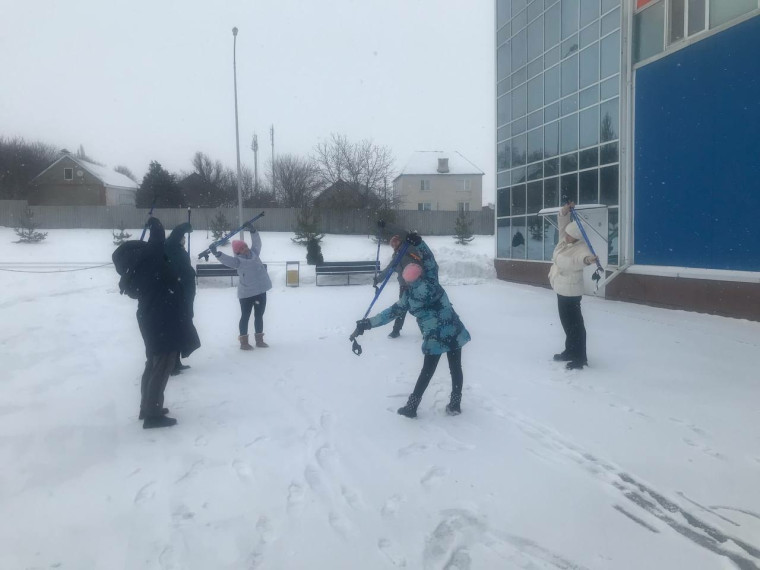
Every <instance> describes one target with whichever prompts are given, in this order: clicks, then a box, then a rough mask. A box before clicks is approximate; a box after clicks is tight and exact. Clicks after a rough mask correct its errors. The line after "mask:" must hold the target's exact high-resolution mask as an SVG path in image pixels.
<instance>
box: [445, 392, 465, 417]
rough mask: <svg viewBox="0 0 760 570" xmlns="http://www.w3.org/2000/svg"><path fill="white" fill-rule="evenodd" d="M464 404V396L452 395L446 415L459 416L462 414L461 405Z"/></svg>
mask: <svg viewBox="0 0 760 570" xmlns="http://www.w3.org/2000/svg"><path fill="white" fill-rule="evenodd" d="M461 402H462V394H452V395H451V401H450V402H449V403H448V404H446V413H447V414H448V415H450V416H458V415H459V414H461V413H462V409H461V408H460V407H459V404H460V403H461Z"/></svg>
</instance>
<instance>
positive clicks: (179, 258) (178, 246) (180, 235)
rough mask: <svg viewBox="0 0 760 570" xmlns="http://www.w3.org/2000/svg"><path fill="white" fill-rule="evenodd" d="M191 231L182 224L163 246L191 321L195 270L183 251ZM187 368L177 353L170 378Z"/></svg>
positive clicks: (187, 225) (186, 223)
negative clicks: (178, 283)
mask: <svg viewBox="0 0 760 570" xmlns="http://www.w3.org/2000/svg"><path fill="white" fill-rule="evenodd" d="M192 231H193V227H192V226H191V225H190V223H189V222H185V223H182V224H180V225H178V226H177V227H176V228H174V229H173V230H172V233H171V234H169V237H168V238H166V243H165V244H164V252H166V257H168V258H169V263H170V264H171V266H172V269H173V270H174V273H175V274H176V275H177V278H178V279H179V282H180V284H181V285H182V291H183V293H184V298H185V304H186V305H187V310H188V313H189V315H190V318H191V319H192V318H193V316H194V311H193V304H194V302H195V269H193V264H192V263H191V262H190V253H189V252H188V251H187V250H186V249H185V243H186V242H185V234H187V233H190V232H192ZM188 368H190V366H188V365H187V364H182V361H181V360H180V356H179V353H177V361H176V362H175V363H174V370H172V373H171V374H172V376H175V375H177V374H179V373H180V372H182V371H183V370H187V369H188Z"/></svg>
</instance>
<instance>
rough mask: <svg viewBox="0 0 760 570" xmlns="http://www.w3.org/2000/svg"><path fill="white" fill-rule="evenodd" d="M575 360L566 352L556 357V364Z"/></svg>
mask: <svg viewBox="0 0 760 570" xmlns="http://www.w3.org/2000/svg"><path fill="white" fill-rule="evenodd" d="M572 359H573V358H572V357H571V356H570V355H568V354H567V352H565V351H564V350H563V351H562V352H560V353H559V354H555V355H554V361H555V362H568V361H570V360H572Z"/></svg>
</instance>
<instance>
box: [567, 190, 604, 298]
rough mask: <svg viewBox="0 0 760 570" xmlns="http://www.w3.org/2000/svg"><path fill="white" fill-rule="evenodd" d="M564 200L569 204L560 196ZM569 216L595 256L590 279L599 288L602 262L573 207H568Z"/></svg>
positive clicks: (568, 201)
mask: <svg viewBox="0 0 760 570" xmlns="http://www.w3.org/2000/svg"><path fill="white" fill-rule="evenodd" d="M562 198H563V200H564V201H565V204H570V200H569V199H568V197H567V196H563V197H562ZM570 216H571V217H572V218H573V221H574V222H575V223H576V224H578V229H580V230H581V235H582V236H583V240H584V241H585V242H586V245H587V246H588V249H589V251H590V252H591V255H593V256H594V257H595V258H596V270H594V274H593V275H592V276H591V279H593V280H594V281H596V288H597V289H599V281H600V280H601V278H602V274H603V273H604V268H603V267H602V264H601V263H599V256H598V255H596V252H595V251H594V246H593V245H591V240H590V239H588V235H586V230H585V229H584V228H583V223H582V222H581V218H580V216H578V212H576V211H575V208H572V207H571V208H570Z"/></svg>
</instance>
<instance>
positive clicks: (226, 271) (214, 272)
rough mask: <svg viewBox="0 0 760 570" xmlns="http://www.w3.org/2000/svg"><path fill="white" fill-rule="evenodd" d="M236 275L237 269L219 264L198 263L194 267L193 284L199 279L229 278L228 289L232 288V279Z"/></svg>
mask: <svg viewBox="0 0 760 570" xmlns="http://www.w3.org/2000/svg"><path fill="white" fill-rule="evenodd" d="M236 275H237V269H235V268H233V267H227V266H226V265H222V264H221V263H199V264H198V265H196V266H195V282H196V283H197V282H198V279H200V278H201V277H229V278H230V287H232V278H233V277H235V276H236Z"/></svg>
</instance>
